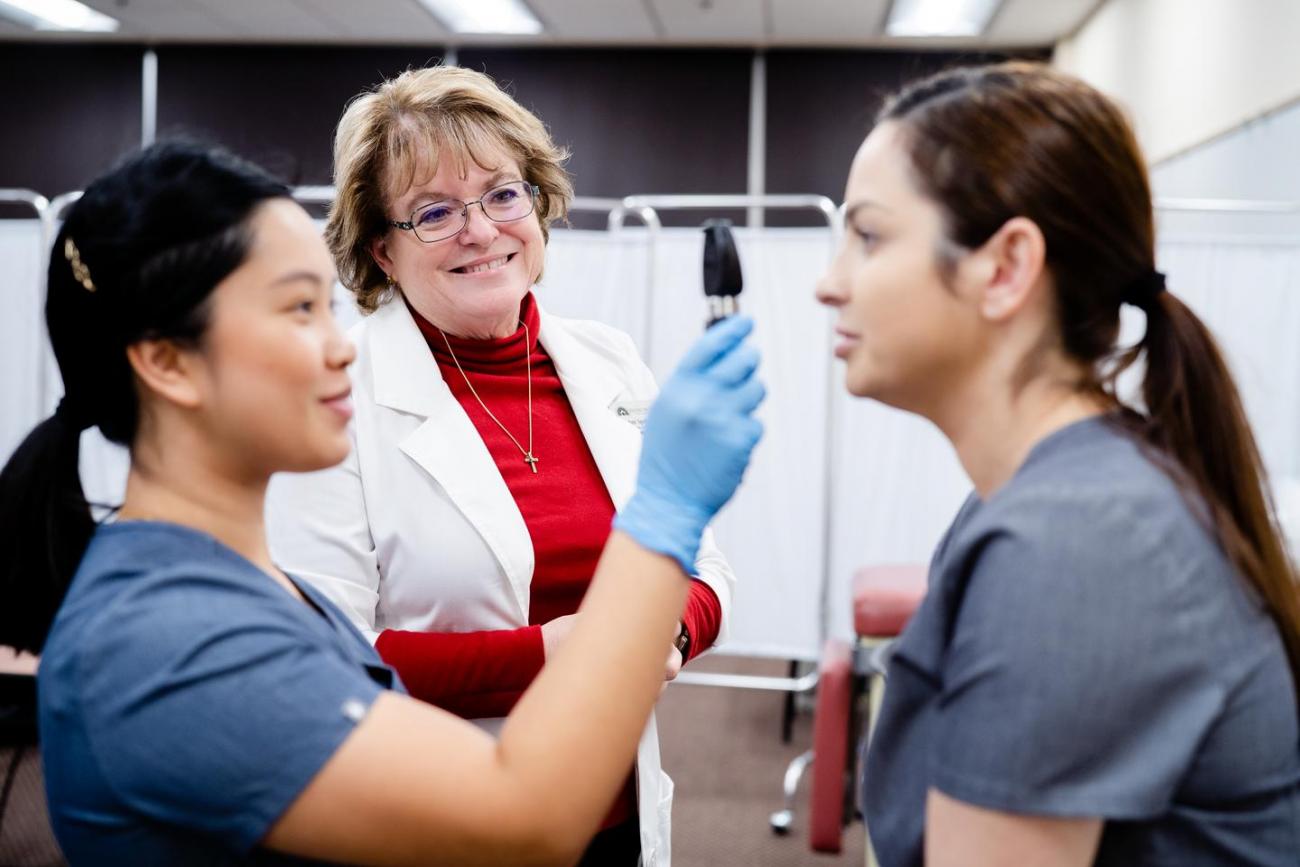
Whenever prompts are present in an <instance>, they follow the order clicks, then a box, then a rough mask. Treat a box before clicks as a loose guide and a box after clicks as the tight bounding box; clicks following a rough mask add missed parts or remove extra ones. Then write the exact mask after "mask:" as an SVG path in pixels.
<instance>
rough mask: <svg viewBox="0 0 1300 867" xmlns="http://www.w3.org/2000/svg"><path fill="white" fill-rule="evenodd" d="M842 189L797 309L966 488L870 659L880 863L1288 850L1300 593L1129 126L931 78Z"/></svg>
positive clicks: (1020, 91) (1022, 75) (1219, 860)
mask: <svg viewBox="0 0 1300 867" xmlns="http://www.w3.org/2000/svg"><path fill="white" fill-rule="evenodd" d="M845 198H846V205H847V223H848V225H847V227H846V228H847V231H846V233H845V241H844V244H843V247H842V249H841V250H840V252H839V255H838V258H837V260H836V262H835V263H834V265H833V267H832V269H831V271H830V272H829V273H828V274H827V276H826V278H825V279H824V281H823V283H822V285H821V286H820V288H819V290H818V297H819V298H820V299H821V300H822V301H823V302H824V303H826V304H828V305H830V306H832V307H834V308H835V309H836V311H837V312H838V327H837V332H838V334H839V336H840V343H839V345H838V346H837V349H836V354H837V355H839V356H840V357H841V358H843V359H844V360H845V362H846V368H845V381H846V385H847V387H848V389H849V391H850V392H852V393H853V394H855V395H858V396H861V397H870V398H874V399H876V400H880V401H882V402H884V403H887V404H889V405H891V406H896V407H899V408H902V409H905V410H909V411H911V412H915V413H917V414H919V415H921V416H923V417H925V418H927V419H929V420H930V421H932V422H933V423H934V424H935V425H937V426H938V427H939V428H940V430H942V431H943V432H944V434H945V435H947V437H948V438H949V440H950V441H951V442H952V444H953V447H954V448H955V449H956V452H957V454H958V456H959V458H960V460H961V462H962V465H963V466H964V468H965V469H966V472H967V473H968V474H969V476H970V478H971V481H972V482H973V483H974V487H975V491H974V493H973V494H972V495H971V497H970V498H969V499H968V500H967V502H966V504H965V505H964V506H963V507H962V509H961V511H960V512H959V513H958V515H957V517H956V519H955V521H954V523H953V525H952V527H951V528H950V529H949V531H948V533H947V535H946V536H945V538H944V539H943V541H942V542H941V543H940V545H939V548H938V550H937V551H936V553H935V556H934V560H933V563H932V565H931V571H930V590H929V593H928V594H927V597H926V599H925V601H924V602H923V604H922V605H921V608H920V609H919V611H918V612H917V614H916V615H915V617H914V618H913V620H912V621H911V623H910V624H909V625H908V627H907V629H906V631H905V632H904V634H903V635H902V636H901V638H900V639H899V640H898V642H897V645H896V651H895V653H894V655H893V658H892V661H891V663H890V666H889V672H888V677H889V685H888V688H887V690H886V692H885V699H884V706H883V709H882V712H881V716H880V719H879V724H878V726H877V728H876V731H875V736H874V738H873V741H872V743H871V745H870V750H869V754H868V757H867V761H866V769H865V779H864V781H863V795H864V802H865V807H866V818H867V826H868V829H869V832H870V836H871V842H872V844H873V846H874V848H875V851H876V853H877V855H878V857H879V859H880V863H881V864H882V865H885V867H903V865H919V864H922V863H925V864H926V865H929V867H948V865H961V867H981V865H1005V864H1034V865H1086V864H1105V865H1124V867H1142V865H1171V867H1172V865H1178V867H1188V865H1244V864H1255V865H1276V867H1281V865H1295V864H1296V863H1297V859H1300V728H1298V727H1297V714H1296V706H1297V705H1296V702H1297V696H1296V672H1297V669H1298V667H1300V591H1298V588H1297V583H1296V579H1295V575H1294V573H1293V571H1292V567H1291V564H1290V563H1289V561H1288V559H1287V556H1286V553H1285V550H1284V548H1283V543H1282V541H1281V539H1280V536H1279V532H1278V530H1277V526H1276V523H1275V520H1274V517H1273V513H1272V508H1271V505H1270V503H1269V497H1268V493H1267V488H1266V484H1265V479H1264V472H1263V468H1262V466H1261V464H1260V460H1259V455H1258V451H1257V449H1256V446H1255V442H1254V439H1253V437H1252V435H1251V432H1250V428H1249V426H1248V425H1247V423H1246V419H1245V415H1244V413H1243V411H1242V406H1241V401H1240V399H1239V397H1238V394H1237V390H1236V388H1235V386H1234V385H1233V382H1232V378H1231V376H1230V375H1229V373H1228V370H1227V366H1226V365H1225V363H1224V361H1223V358H1222V356H1221V354H1220V352H1219V350H1218V349H1217V347H1216V346H1215V342H1214V339H1213V338H1212V337H1211V335H1210V333H1209V331H1208V330H1207V329H1206V328H1205V326H1204V325H1203V324H1202V323H1201V322H1200V321H1199V320H1198V319H1197V317H1196V316H1195V315H1194V314H1193V313H1192V312H1191V311H1190V310H1189V309H1188V308H1187V307H1186V306H1184V305H1183V303H1182V302H1181V301H1180V300H1179V299H1178V297H1177V296H1176V295H1175V294H1174V293H1173V292H1171V291H1169V290H1168V289H1167V288H1166V286H1165V280H1164V277H1163V275H1161V274H1160V273H1159V272H1157V271H1156V267H1155V228H1154V219H1153V214H1152V202H1151V192H1150V189H1149V186H1148V181H1147V175H1146V169H1145V166H1144V163H1143V160H1142V156H1141V154H1140V152H1139V150H1138V147H1137V144H1136V141H1135V139H1134V136H1133V133H1132V131H1131V130H1130V128H1129V126H1128V124H1127V122H1126V121H1125V119H1124V117H1123V116H1122V114H1121V113H1120V112H1119V110H1118V109H1117V108H1116V107H1115V106H1114V105H1113V104H1112V103H1110V102H1109V101H1108V100H1107V99H1106V98H1104V97H1103V96H1101V95H1100V94H1099V93H1097V92H1096V91H1094V90H1093V89H1091V88H1090V87H1088V86H1087V85H1085V84H1083V83H1082V82H1079V81H1077V80H1075V79H1072V78H1070V77H1067V76H1065V75H1062V74H1059V73H1057V72H1054V71H1052V70H1050V69H1049V68H1047V67H1042V66H1037V65H1029V64H1008V65H1002V66H994V67H987V68H979V69H959V70H954V71H948V72H944V73H941V74H939V75H937V76H935V77H933V78H930V79H927V80H924V81H921V82H919V83H916V84H913V85H911V86H910V87H908V88H906V89H905V90H904V91H902V92H901V93H900V94H898V95H897V96H895V97H894V98H893V99H892V100H891V101H890V102H889V103H888V104H887V105H886V107H885V108H884V109H883V111H882V113H881V115H880V118H879V123H878V125H877V126H876V127H875V129H874V130H873V131H872V132H871V134H870V135H869V136H868V137H867V139H866V141H865V142H864V143H863V144H862V147H861V149H860V150H859V151H858V154H857V156H856V158H855V159H854V162H853V166H852V168H851V170H850V173H849V179H848V185H847V190H846V194H845ZM1240 290H1241V293H1242V303H1244V304H1249V303H1251V301H1250V287H1249V286H1242V287H1240ZM1124 305H1130V306H1131V307H1133V308H1136V309H1137V310H1140V311H1141V312H1142V314H1144V316H1145V335H1144V336H1143V338H1142V340H1141V341H1140V342H1139V343H1138V344H1137V345H1136V346H1134V347H1131V348H1122V347H1119V346H1118V345H1117V340H1118V338H1119V325H1120V309H1121V307H1122V306H1124ZM1139 360H1140V361H1141V363H1142V367H1143V368H1144V369H1143V370H1142V373H1141V374H1140V376H1141V394H1140V395H1139V396H1138V397H1137V399H1136V400H1134V401H1132V402H1127V403H1126V402H1125V401H1124V400H1122V399H1121V397H1120V396H1119V394H1118V393H1117V390H1116V380H1117V377H1118V376H1119V374H1120V373H1121V372H1122V371H1124V370H1125V369H1128V368H1129V367H1130V365H1132V364H1133V363H1134V362H1135V361H1139Z"/></svg>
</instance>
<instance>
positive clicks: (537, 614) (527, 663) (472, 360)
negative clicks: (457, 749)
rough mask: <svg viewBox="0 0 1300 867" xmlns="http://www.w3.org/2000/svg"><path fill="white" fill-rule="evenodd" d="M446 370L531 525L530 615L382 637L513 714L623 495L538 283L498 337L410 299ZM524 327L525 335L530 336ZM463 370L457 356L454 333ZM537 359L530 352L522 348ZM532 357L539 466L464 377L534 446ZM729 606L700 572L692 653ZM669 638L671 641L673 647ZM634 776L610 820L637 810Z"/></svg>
mask: <svg viewBox="0 0 1300 867" xmlns="http://www.w3.org/2000/svg"><path fill="white" fill-rule="evenodd" d="M411 312H412V315H413V316H414V317H415V321H416V324H417V325H418V326H419V327H420V331H421V332H422V333H423V334H424V337H425V339H426V340H427V341H428V343H429V348H430V349H431V350H432V351H433V355H434V358H435V359H436V360H437V362H438V367H439V369H440V370H441V372H442V378H443V379H444V380H445V381H446V382H447V385H448V386H449V387H450V388H451V391H452V394H454V395H455V396H456V399H457V400H458V401H460V404H461V406H462V407H463V408H464V410H465V412H466V414H467V415H468V416H469V418H470V421H471V422H473V424H474V427H475V429H476V430H477V431H478V433H479V436H481V437H482V438H483V442H484V443H485V444H486V445H487V448H488V451H489V452H490V453H491V455H492V457H493V458H494V459H495V461H496V464H497V469H498V470H499V471H500V473H501V477H502V479H503V480H504V481H505V483H506V487H507V488H509V490H510V493H511V494H512V495H513V496H514V499H515V504H516V505H517V506H518V507H519V512H520V514H521V515H522V516H523V519H524V524H525V526H527V528H528V533H529V535H530V536H531V537H532V542H533V552H534V567H533V579H532V583H531V586H530V597H529V612H528V622H529V624H530V625H529V626H526V627H523V628H521V629H506V630H493V631H485V632H456V633H423V632H406V631H398V630H391V629H390V630H385V631H384V632H382V633H380V635H379V639H378V641H377V642H376V643H375V647H376V649H377V650H378V651H379V654H380V656H382V657H383V659H384V661H385V662H387V663H388V664H389V665H391V666H393V668H395V669H396V670H397V672H398V674H400V675H401V677H402V681H403V682H404V683H405V684H406V687H407V689H409V690H410V692H411V694H412V695H414V696H415V697H417V698H420V699H422V700H424V701H427V702H430V703H432V704H436V705H438V706H440V707H442V708H445V709H446V710H449V711H451V712H453V713H455V714H457V715H459V716H462V717H465V718H468V719H475V718H480V717H499V716H505V715H506V714H508V713H509V712H510V709H511V708H512V707H514V705H515V702H516V701H518V699H519V696H520V695H522V694H523V691H524V690H525V689H526V688H527V687H528V685H529V684H530V683H532V681H533V678H535V677H536V676H537V673H538V672H539V671H540V670H541V667H542V663H543V662H544V661H545V658H544V657H545V653H544V651H543V647H542V631H541V624H543V623H546V622H548V621H550V620H553V619H555V618H556V617H560V616H563V615H565V614H573V613H575V612H576V611H577V610H578V605H579V603H581V601H582V597H583V594H585V593H586V590H587V585H588V584H590V583H591V578H592V575H593V574H594V573H595V570H596V562H597V561H598V560H599V559H600V553H601V551H602V549H603V548H604V546H605V540H606V538H607V537H608V536H609V530H610V523H611V522H612V521H613V519H614V504H613V502H612V501H611V500H610V497H609V492H608V490H606V488H605V482H604V480H603V479H602V478H601V475H600V470H599V469H598V468H597V466H596V461H595V459H594V458H592V456H591V450H590V448H588V446H587V441H586V438H585V437H584V436H583V434H582V429H581V428H580V427H579V425H578V419H577V417H576V416H575V415H574V414H573V407H572V406H570V404H569V399H568V397H567V396H566V395H565V393H564V387H563V385H562V384H561V383H560V377H559V374H558V373H557V372H556V370H555V364H554V362H552V361H551V358H550V356H549V355H548V354H547V353H546V350H545V349H544V348H543V347H542V346H541V344H540V343H538V340H537V337H538V330H539V326H540V322H539V317H538V313H537V304H536V302H535V300H534V299H533V296H532V294H529V295H528V296H527V297H525V298H524V302H523V305H522V307H521V309H520V317H521V319H522V320H523V322H524V323H525V324H526V325H527V332H525V329H524V328H523V327H520V328H519V329H518V330H517V331H516V332H515V333H514V334H512V335H510V336H509V337H504V338H500V339H495V340H467V339H463V338H458V337H452V336H451V335H447V336H446V339H445V340H444V337H443V333H442V332H441V331H440V330H439V329H438V328H437V327H436V326H434V325H432V324H430V323H429V322H427V321H425V320H424V319H423V318H422V317H421V316H420V315H419V314H418V313H415V311H414V310H412V311H411ZM525 333H527V335H528V338H526V337H525ZM448 340H449V341H450V343H451V348H452V351H454V352H455V357H456V359H457V360H459V362H460V367H461V368H463V370H464V376H462V375H461V372H460V370H458V369H457V368H456V365H455V363H454V362H453V361H452V356H451V354H450V353H449V352H448V351H447V341H448ZM526 347H527V351H528V363H527V365H526V364H525V360H524V357H525V348H526ZM528 365H530V366H531V368H532V390H533V454H534V455H535V456H536V457H537V459H538V462H537V464H536V467H537V472H536V473H534V472H533V471H532V469H530V467H529V465H528V464H527V463H526V462H525V461H524V459H523V454H522V452H521V451H520V447H519V446H517V445H515V443H514V442H512V441H511V439H510V437H509V436H507V435H506V434H505V432H503V431H502V430H501V428H500V427H499V426H498V425H497V424H496V423H495V422H494V421H492V419H491V418H489V417H488V415H487V413H485V412H484V411H483V407H482V406H480V405H479V402H478V401H477V400H475V398H474V395H473V394H472V393H471V392H470V390H469V387H468V386H467V385H466V378H467V377H468V379H469V380H470V381H471V382H472V383H473V385H474V390H475V391H476V392H478V396H479V397H480V398H482V400H483V403H484V404H486V405H487V407H488V408H489V409H491V410H492V413H493V415H495V416H496V417H497V418H498V419H499V420H500V421H501V424H503V425H505V427H506V429H507V430H508V431H509V432H510V433H511V434H513V435H514V437H515V439H517V440H518V441H519V443H520V445H522V446H523V447H524V448H527V447H528ZM721 619H722V609H721V606H720V605H719V603H718V598H717V596H715V595H714V593H713V591H712V590H711V589H710V588H709V586H708V585H707V584H705V583H704V582H702V581H692V582H691V590H690V594H689V596H688V597H687V602H686V609H685V611H684V612H683V615H682V622H683V623H685V624H686V629H687V631H688V632H689V633H690V635H691V647H690V655H691V657H692V658H694V657H695V656H696V655H698V654H699V653H701V652H702V651H704V650H706V649H708V648H709V647H710V646H712V644H713V642H714V641H715V640H716V639H717V637H718V627H719V624H720V622H721ZM667 652H668V647H667V645H666V644H665V648H664V653H665V655H667ZM635 809H636V797H635V787H634V786H633V785H632V784H631V782H629V785H628V787H626V788H625V790H624V793H623V795H622V796H621V797H620V799H619V801H618V803H617V804H616V805H615V809H614V812H613V813H611V815H610V817H609V819H608V820H607V821H606V827H609V826H610V825H613V824H617V823H619V822H621V821H624V820H626V819H628V818H631V816H633V815H634V814H635Z"/></svg>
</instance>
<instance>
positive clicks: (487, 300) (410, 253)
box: [371, 146, 546, 338]
mask: <svg viewBox="0 0 1300 867" xmlns="http://www.w3.org/2000/svg"><path fill="white" fill-rule="evenodd" d="M441 150H442V154H441V158H440V159H439V161H438V165H437V169H436V171H434V172H433V175H432V177H431V178H429V180H427V181H423V182H421V181H419V180H417V181H416V182H415V183H413V184H411V185H410V186H408V187H406V188H405V189H402V190H399V191H397V193H396V195H393V196H391V197H390V198H389V200H388V201H389V205H388V208H387V216H388V218H389V219H391V220H394V221H398V222H402V221H406V220H409V219H411V215H412V214H413V213H414V212H415V211H416V210H417V209H420V208H422V207H424V206H427V205H429V204H432V203H434V202H437V201H441V200H445V199H459V200H460V201H462V202H472V201H475V200H477V199H480V198H482V196H483V195H484V194H485V193H487V192H489V191H490V190H494V189H496V188H497V187H500V186H501V185H502V184H507V183H510V182H512V181H525V180H527V179H526V178H524V176H523V171H522V169H521V167H520V164H519V161H518V160H517V159H515V158H514V157H513V156H512V155H510V154H509V153H508V152H507V151H506V150H505V149H504V148H503V147H500V146H493V147H486V148H484V149H483V150H482V152H481V153H479V154H478V159H474V158H471V157H469V156H465V157H463V158H461V159H456V158H454V157H453V155H452V154H451V153H450V151H449V149H446V148H444V149H441ZM371 252H372V254H373V255H374V257H375V261H376V262H378V263H379V265H380V267H381V268H383V269H384V271H385V272H386V273H387V274H388V275H389V276H390V277H391V278H392V279H393V280H394V281H396V283H397V284H398V285H399V286H400V287H401V291H402V294H403V295H404V296H405V297H406V299H407V301H409V302H410V304H411V306H412V307H414V308H415V310H416V311H417V312H418V313H419V314H420V315H421V316H423V317H424V318H425V319H427V320H429V321H430V322H432V323H433V324H434V325H437V326H438V327H439V328H441V329H442V330H444V331H446V332H447V333H449V334H452V335H455V336H458V337H475V338H489V337H504V336H506V335H509V334H512V333H513V332H514V331H515V329H516V328H517V327H518V323H519V305H520V303H521V302H522V301H523V299H524V296H525V295H527V294H528V291H529V290H530V289H531V288H532V286H533V283H535V282H536V281H537V278H538V276H539V275H540V274H541V271H542V264H543V260H544V257H545V255H546V242H545V239H544V238H543V236H542V227H541V223H540V222H539V219H538V214H537V211H536V209H534V210H533V212H532V213H530V214H529V215H528V216H526V217H523V218H522V219H518V220H512V221H509V222H500V223H499V222H495V221H493V220H490V219H488V217H487V215H486V214H485V213H484V212H483V209H482V207H480V206H479V205H476V204H475V205H470V206H469V214H468V222H467V223H466V224H465V228H464V229H463V230H461V232H460V233H459V234H457V235H454V236H452V237H450V238H445V239H443V240H440V241H434V242H433V243H428V244H426V243H424V242H422V241H420V240H419V239H418V238H417V237H416V236H415V233H414V232H412V231H410V230H403V229H398V228H395V227H390V228H389V229H388V231H387V232H386V233H385V234H384V235H383V236H381V237H379V238H377V239H375V241H374V242H373V243H372V245H371Z"/></svg>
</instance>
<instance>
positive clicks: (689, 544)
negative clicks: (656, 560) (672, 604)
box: [614, 316, 767, 575]
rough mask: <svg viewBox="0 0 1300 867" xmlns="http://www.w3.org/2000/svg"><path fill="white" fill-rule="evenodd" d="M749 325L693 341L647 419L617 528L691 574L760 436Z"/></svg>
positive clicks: (737, 321)
mask: <svg viewBox="0 0 1300 867" xmlns="http://www.w3.org/2000/svg"><path fill="white" fill-rule="evenodd" d="M753 328H754V323H753V320H751V319H749V318H748V317H743V316H733V317H729V318H728V319H726V320H724V321H722V322H720V323H718V324H717V325H715V326H713V327H712V328H710V329H709V330H708V331H706V332H705V333H704V336H703V337H701V338H700V339H699V340H697V341H696V343H695V345H694V346H693V347H691V349H690V351H689V352H687V353H686V357H685V358H683V359H682V361H681V363H680V364H679V365H678V366H677V370H676V371H675V372H674V373H673V375H672V377H671V378H670V379H669V380H668V382H667V383H665V384H664V387H663V390H662V391H661V392H660V393H659V397H658V399H656V400H655V402H654V405H653V406H651V407H650V413H649V415H648V416H647V417H646V423H645V439H644V442H643V443H642V446H641V462H640V464H639V465H638V467H637V480H636V491H635V492H634V493H633V494H632V497H631V499H629V500H628V502H627V505H626V506H624V507H623V511H621V512H620V513H619V514H618V516H617V517H616V518H615V519H614V527H615V528H616V529H619V530H622V531H623V532H624V533H627V534H628V535H629V536H631V537H632V538H633V539H635V540H636V541H637V542H639V543H640V544H641V545H642V546H643V547H645V548H648V549H650V550H651V551H657V552H659V553H660V554H667V555H668V556H670V557H672V558H674V559H675V560H677V562H678V563H680V564H681V566H682V570H683V571H684V572H685V573H686V574H687V575H691V574H694V572H695V555H696V552H697V551H698V550H699V547H700V536H701V535H702V534H703V533H704V528H705V527H706V526H708V523H709V521H711V520H712V519H713V516H714V515H716V514H717V512H718V510H719V509H721V508H722V507H723V505H724V504H725V503H726V502H727V500H729V499H731V495H732V494H734V493H735V491H736V488H737V486H739V485H740V479H741V477H742V476H743V475H744V474H745V468H746V467H747V466H749V456H750V454H751V453H752V452H753V450H754V446H755V445H757V444H758V440H759V438H760V437H762V435H763V425H762V423H761V422H759V421H758V419H756V418H754V416H753V413H754V410H755V409H757V408H758V405H759V404H760V403H762V402H763V398H764V396H765V395H766V394H767V391H766V389H765V388H764V387H763V383H762V382H760V381H759V380H758V378H757V377H756V376H755V375H754V371H755V370H756V369H757V368H758V358H759V356H758V350H756V349H754V347H752V346H750V345H748V344H746V343H744V340H745V337H746V336H747V335H748V334H749V333H750V331H752V330H753Z"/></svg>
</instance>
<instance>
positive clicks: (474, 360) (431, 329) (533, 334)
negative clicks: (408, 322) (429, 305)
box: [407, 292, 541, 373]
mask: <svg viewBox="0 0 1300 867" xmlns="http://www.w3.org/2000/svg"><path fill="white" fill-rule="evenodd" d="M407 307H408V308H409V309H410V311H411V316H412V317H414V319H415V324H416V326H417V327H418V328H419V329H420V333H421V334H423V335H424V340H425V342H426V343H428V344H429V349H430V350H432V351H433V355H434V358H436V359H437V360H438V362H439V363H440V364H448V365H453V366H454V363H453V361H452V356H451V353H449V352H448V351H447V344H448V343H450V344H451V350H452V352H454V353H455V354H456V360H458V361H459V362H460V366H461V367H463V368H464V369H465V370H478V371H493V372H498V373H504V372H507V371H508V370H511V369H513V368H515V367H518V368H520V370H522V369H523V367H524V355H525V352H527V353H528V354H532V353H534V352H536V351H537V336H538V331H539V330H540V326H541V317H540V316H539V315H538V312H537V301H536V299H535V298H533V293H532V292H529V293H528V294H527V295H525V296H524V300H523V302H522V303H521V304H520V305H519V319H520V321H521V323H523V324H521V325H520V326H519V327H518V328H516V329H515V331H514V333H513V334H510V335H507V336H506V337H495V338H490V339H487V340H475V339H474V338H470V337H456V336H455V335H452V334H447V335H446V336H445V339H444V333H443V331H442V330H441V329H439V328H438V326H436V325H434V324H433V323H432V322H430V321H429V320H427V319H425V318H424V317H423V316H421V315H420V314H419V313H417V312H416V310H415V308H414V307H411V306H410V305H409V304H408V305H407ZM524 325H527V326H528V329H527V332H525V330H524ZM525 334H527V337H525Z"/></svg>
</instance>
